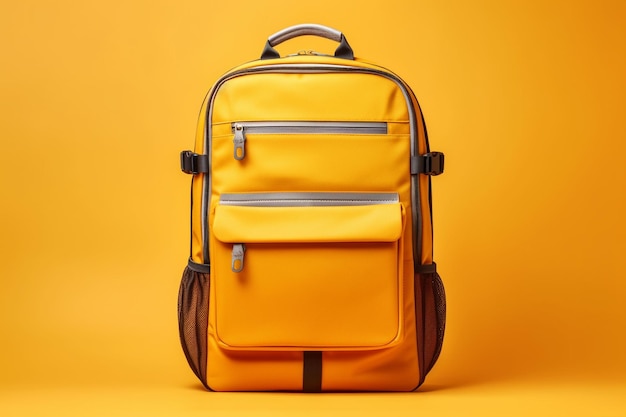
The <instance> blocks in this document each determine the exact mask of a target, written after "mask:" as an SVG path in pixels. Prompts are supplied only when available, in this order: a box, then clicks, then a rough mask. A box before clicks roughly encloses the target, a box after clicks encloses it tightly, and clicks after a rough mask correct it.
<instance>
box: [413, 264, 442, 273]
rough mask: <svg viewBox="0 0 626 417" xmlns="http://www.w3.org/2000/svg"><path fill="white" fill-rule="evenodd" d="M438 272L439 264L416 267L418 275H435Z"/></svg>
mask: <svg viewBox="0 0 626 417" xmlns="http://www.w3.org/2000/svg"><path fill="white" fill-rule="evenodd" d="M436 272H437V264H436V263H434V262H433V263H432V264H426V265H415V273H416V274H434V273H436Z"/></svg>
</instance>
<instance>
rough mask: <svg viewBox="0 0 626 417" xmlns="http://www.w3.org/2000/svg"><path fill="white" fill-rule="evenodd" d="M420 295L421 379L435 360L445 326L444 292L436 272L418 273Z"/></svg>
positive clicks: (441, 342) (441, 343)
mask: <svg viewBox="0 0 626 417" xmlns="http://www.w3.org/2000/svg"><path fill="white" fill-rule="evenodd" d="M418 277H419V281H420V282H419V290H420V293H421V294H420V295H421V312H420V313H421V314H418V315H417V317H418V318H421V320H422V323H421V324H422V332H421V335H422V341H421V344H420V346H421V347H420V348H421V350H422V351H421V352H420V353H421V357H422V361H421V364H422V372H421V376H422V380H423V379H424V377H426V374H428V372H430V370H431V369H432V367H433V366H434V365H435V362H437V359H438V358H439V354H440V353H441V347H442V346H443V336H444V333H445V328H446V293H445V290H444V287H443V282H442V280H441V277H440V276H439V274H438V273H436V272H433V273H426V274H418ZM416 285H417V283H416ZM416 301H417V300H416Z"/></svg>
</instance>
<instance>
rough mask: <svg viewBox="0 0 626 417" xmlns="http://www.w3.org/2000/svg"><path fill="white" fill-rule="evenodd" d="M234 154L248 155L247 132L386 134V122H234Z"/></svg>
mask: <svg viewBox="0 0 626 417" xmlns="http://www.w3.org/2000/svg"><path fill="white" fill-rule="evenodd" d="M232 132H233V134H234V138H233V144H234V149H233V156H234V158H235V159H236V160H238V161H241V160H242V159H244V157H245V155H246V148H245V143H246V134H259V135H262V134H327V135H341V134H344V135H354V134H361V135H385V134H387V123H385V122H322V121H308V122H298V121H271V122H236V123H233V124H232Z"/></svg>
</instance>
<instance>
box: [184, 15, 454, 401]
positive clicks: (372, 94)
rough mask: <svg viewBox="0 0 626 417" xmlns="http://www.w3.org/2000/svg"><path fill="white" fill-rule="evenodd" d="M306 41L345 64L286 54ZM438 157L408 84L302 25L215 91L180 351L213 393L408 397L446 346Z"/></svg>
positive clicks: (190, 164) (207, 104)
mask: <svg viewBox="0 0 626 417" xmlns="http://www.w3.org/2000/svg"><path fill="white" fill-rule="evenodd" d="M301 35H316V36H322V37H325V38H328V39H331V40H334V41H337V42H338V43H339V47H338V48H337V50H336V52H335V55H334V56H325V55H320V54H316V53H313V52H306V53H303V54H297V55H295V56H287V57H280V56H279V54H278V53H277V51H276V50H275V49H274V47H275V46H276V45H278V44H280V43H282V42H283V41H286V40H289V39H291V38H294V37H297V36H301ZM443 161H444V158H443V154H442V153H439V152H431V151H430V150H429V147H428V138H427V133H426V126H425V124H424V120H423V119H422V114H421V112H420V108H419V105H418V102H417V100H416V98H415V96H414V94H413V92H412V91H411V89H410V88H409V87H408V86H407V85H406V84H405V83H404V82H403V81H402V80H401V79H400V78H399V77H398V76H397V75H395V74H393V73H392V72H390V71H388V70H386V69H384V68H382V67H379V66H377V65H373V64H370V63H366V62H364V61H361V60H358V59H355V58H354V55H353V52H352V49H351V47H350V46H349V44H348V42H347V41H346V38H345V37H344V36H343V34H342V33H341V32H339V31H336V30H334V29H331V28H328V27H325V26H320V25H310V24H307V25H298V26H293V27H290V28H287V29H285V30H283V31H281V32H278V33H276V34H274V35H272V36H270V38H269V39H268V41H267V44H266V46H265V49H264V51H263V54H262V57H261V59H259V60H255V61H252V62H249V63H246V64H243V65H241V66H239V67H237V68H235V69H233V70H231V71H229V72H228V73H227V74H225V75H224V76H223V77H221V78H220V79H219V80H218V81H217V82H216V83H215V85H214V86H213V88H212V89H211V90H210V91H209V93H208V95H207V97H206V99H205V101H204V104H203V106H202V110H201V112H200V119H199V124H198V130H197V136H196V142H195V150H194V151H193V152H192V151H183V152H182V153H181V167H182V170H183V171H184V172H186V173H188V174H192V175H193V177H192V202H191V256H190V259H189V262H188V266H187V267H186V269H185V272H184V274H183V279H182V283H181V287H180V293H179V301H178V314H179V322H180V337H181V342H182V345H183V350H184V352H185V355H186V357H187V360H188V361H189V364H190V365H191V367H192V369H193V371H194V372H195V374H196V375H197V377H198V378H199V379H200V380H201V381H202V383H203V384H204V385H205V386H206V387H207V388H208V389H210V390H215V391H277V390H280V391H305V392H319V391H410V390H414V389H416V388H417V387H419V385H420V384H421V383H422V382H423V381H424V378H425V376H426V374H427V373H428V372H429V371H430V369H431V368H432V366H433V365H434V363H435V361H436V360H437V357H438V356H439V352H440V350H441V345H442V341H443V333H444V327H445V294H444V289H443V285H442V282H441V279H440V277H439V275H438V274H437V271H436V265H435V263H434V262H433V259H432V249H433V248H432V221H431V198H430V176H432V175H438V174H440V173H442V172H443Z"/></svg>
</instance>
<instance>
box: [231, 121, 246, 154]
mask: <svg viewBox="0 0 626 417" xmlns="http://www.w3.org/2000/svg"><path fill="white" fill-rule="evenodd" d="M234 127H235V138H234V139H233V143H234V144H235V150H234V153H233V155H234V157H235V159H236V160H238V161H241V160H242V159H243V158H244V156H246V145H245V143H246V136H245V135H244V132H243V125H242V124H240V123H235V125H234Z"/></svg>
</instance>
